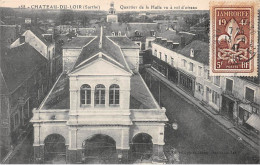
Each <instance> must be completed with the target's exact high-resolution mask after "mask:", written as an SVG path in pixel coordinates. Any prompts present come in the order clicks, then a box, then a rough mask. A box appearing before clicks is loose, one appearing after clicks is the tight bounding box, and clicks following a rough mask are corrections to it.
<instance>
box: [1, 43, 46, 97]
mask: <svg viewBox="0 0 260 165" xmlns="http://www.w3.org/2000/svg"><path fill="white" fill-rule="evenodd" d="M0 63H1V70H2V74H3V78H4V80H5V82H6V85H7V89H8V91H9V92H12V91H13V90H14V89H16V88H17V87H18V86H19V85H20V84H22V83H23V82H24V81H25V80H26V79H28V78H29V77H30V76H31V75H32V74H33V72H34V71H35V70H37V69H38V68H40V67H42V66H44V65H46V63H47V60H46V59H45V58H44V57H43V56H42V55H41V54H40V53H39V52H38V51H37V50H35V49H34V48H33V47H32V46H30V45H29V44H27V43H25V44H22V45H20V46H18V47H15V48H12V49H9V50H4V49H2V50H1V61H0ZM1 81H2V80H1Z"/></svg>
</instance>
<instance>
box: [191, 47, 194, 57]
mask: <svg viewBox="0 0 260 165" xmlns="http://www.w3.org/2000/svg"><path fill="white" fill-rule="evenodd" d="M190 57H194V49H192V48H191V49H190Z"/></svg>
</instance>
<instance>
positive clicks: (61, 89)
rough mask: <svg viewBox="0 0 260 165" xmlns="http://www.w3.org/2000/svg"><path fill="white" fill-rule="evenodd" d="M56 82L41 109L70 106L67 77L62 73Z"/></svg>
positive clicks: (67, 107) (66, 107)
mask: <svg viewBox="0 0 260 165" xmlns="http://www.w3.org/2000/svg"><path fill="white" fill-rule="evenodd" d="M56 82H57V83H55V86H54V87H53V89H52V91H51V93H50V95H49V97H48V98H47V99H46V101H45V102H44V105H43V107H42V109H69V108H70V97H69V96H70V92H69V77H68V76H67V75H66V74H65V73H63V74H62V75H61V76H60V77H59V79H58V80H57V81H56Z"/></svg>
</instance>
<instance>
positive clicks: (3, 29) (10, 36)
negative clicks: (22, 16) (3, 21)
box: [0, 25, 18, 46]
mask: <svg viewBox="0 0 260 165" xmlns="http://www.w3.org/2000/svg"><path fill="white" fill-rule="evenodd" d="M17 33H18V28H17V27H16V25H3V26H0V34H1V38H0V40H1V43H2V44H4V46H10V45H11V44H12V42H13V41H15V40H16V39H17V36H16V34H17Z"/></svg>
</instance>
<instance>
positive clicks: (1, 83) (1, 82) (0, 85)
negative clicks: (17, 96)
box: [0, 68, 8, 94]
mask: <svg viewBox="0 0 260 165" xmlns="http://www.w3.org/2000/svg"><path fill="white" fill-rule="evenodd" d="M0 94H8V89H7V84H6V83H5V79H4V75H3V73H2V69H1V68H0Z"/></svg>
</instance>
